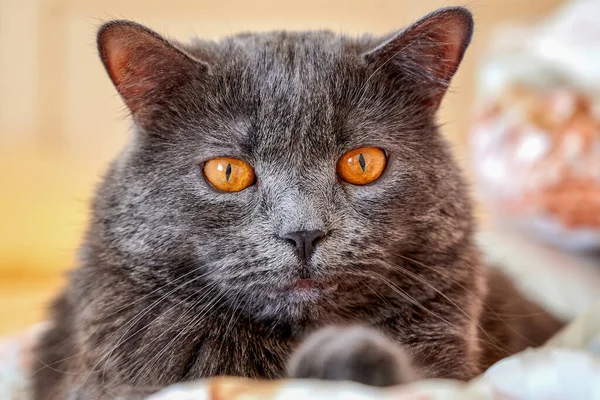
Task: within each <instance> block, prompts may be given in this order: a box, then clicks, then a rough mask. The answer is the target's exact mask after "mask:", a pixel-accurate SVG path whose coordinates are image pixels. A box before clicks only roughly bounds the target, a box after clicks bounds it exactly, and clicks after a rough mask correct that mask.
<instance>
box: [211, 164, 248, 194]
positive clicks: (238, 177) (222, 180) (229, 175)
mask: <svg viewBox="0 0 600 400" xmlns="http://www.w3.org/2000/svg"><path fill="white" fill-rule="evenodd" d="M203 172H204V176H205V177H206V180H207V181H208V182H210V184H211V185H213V186H214V187H215V188H217V189H219V190H222V191H224V192H239V191H241V190H244V189H246V188H247V187H249V186H251V185H252V184H253V183H254V169H253V168H252V167H251V166H250V164H248V163H247V162H245V161H242V160H238V159H237V158H229V157H219V158H213V159H212V160H208V161H207V162H206V163H205V164H204V170H203Z"/></svg>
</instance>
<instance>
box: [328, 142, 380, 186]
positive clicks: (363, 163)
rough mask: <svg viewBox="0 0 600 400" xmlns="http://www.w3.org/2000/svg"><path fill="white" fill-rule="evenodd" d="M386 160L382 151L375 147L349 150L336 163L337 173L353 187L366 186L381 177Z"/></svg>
mask: <svg viewBox="0 0 600 400" xmlns="http://www.w3.org/2000/svg"><path fill="white" fill-rule="evenodd" d="M386 163H387V159H386V157H385V153H384V151H383V150H381V149H379V148H377V147H361V148H360V149H354V150H350V151H349V152H347V153H346V154H344V155H343V156H341V157H340V159H339V160H338V162H337V173H338V175H339V176H340V178H342V179H343V180H345V181H346V182H349V183H351V184H353V185H366V184H367V183H371V182H373V181H375V180H377V178H379V177H380V176H381V174H382V173H383V170H384V169H385V165H386Z"/></svg>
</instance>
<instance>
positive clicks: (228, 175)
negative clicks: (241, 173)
mask: <svg viewBox="0 0 600 400" xmlns="http://www.w3.org/2000/svg"><path fill="white" fill-rule="evenodd" d="M229 178H231V164H227V169H225V179H227V182H229Z"/></svg>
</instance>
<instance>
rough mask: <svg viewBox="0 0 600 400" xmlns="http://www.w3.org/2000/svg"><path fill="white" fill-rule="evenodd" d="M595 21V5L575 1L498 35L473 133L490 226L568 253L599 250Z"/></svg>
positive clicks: (599, 38) (599, 36)
mask: <svg viewBox="0 0 600 400" xmlns="http://www.w3.org/2000/svg"><path fill="white" fill-rule="evenodd" d="M590 13H591V14H590ZM599 14H600V1H597V0H587V1H578V2H573V3H569V4H567V6H565V7H564V8H563V9H561V10H560V11H559V12H558V13H557V14H556V15H555V16H554V17H553V18H552V19H550V20H549V21H547V22H546V23H544V24H540V25H537V26H535V27H532V28H530V29H527V28H519V29H516V28H512V29H507V30H505V31H500V32H499V36H502V39H499V40H497V41H496V42H495V44H493V46H492V48H491V50H490V55H489V56H488V58H487V61H486V62H485V63H484V65H483V66H482V70H481V74H480V82H479V87H480V97H481V101H480V103H479V107H478V108H477V109H476V117H475V121H474V123H473V126H472V132H471V134H472V136H471V151H472V153H471V154H472V162H473V165H474V170H475V179H476V183H477V186H478V188H479V192H480V195H481V199H482V201H483V202H484V203H485V204H486V205H487V206H488V208H489V209H490V211H491V212H492V215H493V217H494V219H495V220H496V221H497V222H500V223H503V224H509V225H512V226H516V227H518V228H520V229H522V230H523V231H525V232H528V233H530V234H533V235H534V236H536V237H538V238H539V239H542V240H543V241H546V242H549V243H552V244H553V245H555V246H558V247H560V248H563V249H568V250H597V249H600V72H599V71H600V25H599V24H590V23H589V15H599ZM578 21H579V22H578ZM573 27H578V29H571V28H573ZM505 33H506V34H505ZM517 35H519V36H520V37H522V38H525V39H524V40H513V41H510V40H509V38H512V39H515V38H516V36H517ZM515 43H518V45H517V44H515ZM551 49H552V51H550V50H551ZM557 52H558V54H557ZM560 52H562V53H563V55H562V56H561V54H560ZM556 57H561V62H560V63H558V62H556ZM582 77H585V79H586V80H582Z"/></svg>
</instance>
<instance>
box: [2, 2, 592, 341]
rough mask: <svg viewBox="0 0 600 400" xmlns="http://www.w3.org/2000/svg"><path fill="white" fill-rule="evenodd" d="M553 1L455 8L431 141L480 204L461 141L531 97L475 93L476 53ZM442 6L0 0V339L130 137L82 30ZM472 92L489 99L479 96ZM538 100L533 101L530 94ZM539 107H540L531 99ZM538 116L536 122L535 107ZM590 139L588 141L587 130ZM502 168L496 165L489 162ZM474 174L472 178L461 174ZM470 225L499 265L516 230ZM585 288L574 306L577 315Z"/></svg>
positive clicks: (64, 260) (206, 26)
mask: <svg viewBox="0 0 600 400" xmlns="http://www.w3.org/2000/svg"><path fill="white" fill-rule="evenodd" d="M562 3H563V2H561V1H559V0H527V1H523V0H478V1H470V2H469V3H468V4H466V5H467V6H469V7H470V8H471V10H472V11H473V12H474V14H475V18H476V33H475V38H474V41H473V43H472V46H471V48H470V50H469V51H468V52H467V56H466V58H465V61H464V64H463V65H462V67H461V68H460V69H459V72H458V74H457V76H456V77H455V79H454V81H453V89H452V90H451V92H450V93H449V94H448V96H447V97H446V99H445V102H444V104H443V107H442V110H441V114H440V120H441V121H442V122H443V123H444V124H445V125H444V127H443V131H444V134H446V135H447V136H448V138H449V139H450V140H451V141H452V143H453V144H454V146H455V148H456V151H457V155H458V157H459V159H460V160H461V162H462V163H463V164H464V166H465V167H466V168H467V170H468V171H469V175H470V176H471V177H474V178H475V181H478V179H479V181H480V182H483V187H482V188H481V189H482V190H480V191H481V192H485V193H487V194H491V195H490V196H488V197H490V198H493V199H498V198H499V196H496V193H497V191H498V190H501V189H498V188H499V187H500V186H493V187H491V188H490V187H485V181H486V179H487V178H489V176H488V175H485V172H486V171H488V172H489V171H492V172H494V171H496V172H497V168H498V165H496V170H494V169H493V168H494V166H493V165H492V166H490V165H487V164H485V162H486V160H488V159H484V160H482V159H481V158H477V157H473V154H472V153H473V152H472V149H473V144H472V135H475V136H476V137H484V138H485V137H487V135H488V132H490V131H494V132H496V131H497V127H495V126H492V125H494V121H495V120H494V119H493V118H495V117H494V115H496V116H497V115H500V114H501V113H502V112H504V110H505V109H503V108H501V107H500V106H502V107H504V106H506V104H509V106H506V107H510V105H511V104H517V103H518V102H519V101H521V103H523V101H525V102H527V101H529V103H527V104H526V105H525V106H523V107H529V106H530V105H531V102H534V103H535V102H536V101H538V100H536V98H535V96H533V100H531V99H529V97H532V95H531V93H530V92H527V90H525V94H523V92H516V91H515V90H516V89H514V85H511V86H510V87H511V91H508V92H507V91H501V92H502V93H500V92H498V91H496V92H493V91H487V92H486V90H483V91H482V90H481V88H482V86H484V87H488V86H489V87H492V86H493V85H495V84H496V85H497V84H498V80H499V79H500V81H501V80H502V79H504V78H502V77H500V78H499V77H498V71H495V70H494V68H498V67H497V66H498V65H500V67H501V69H502V68H503V67H502V66H503V65H504V64H503V62H505V61H506V58H503V59H501V60H499V61H498V63H496V64H493V63H492V64H489V62H490V61H489V60H493V58H494V57H491V56H490V49H493V48H494V46H496V47H497V48H498V49H500V50H498V52H497V53H496V55H504V54H507V53H510V54H512V53H514V52H515V51H516V50H515V49H513V47H515V45H520V44H523V42H524V41H525V39H526V38H527V36H528V35H527V34H525V36H523V32H524V31H518V30H517V31H515V30H514V29H513V30H511V31H510V32H511V35H512V36H511V35H508V36H507V37H508V38H509V40H508V42H510V43H509V44H508V45H506V43H504V44H502V43H500V44H497V43H496V44H495V45H494V44H493V43H495V42H498V41H500V42H503V41H502V38H503V37H504V35H503V34H499V33H498V32H497V28H498V27H499V26H502V25H505V23H507V22H510V23H511V24H512V23H521V24H524V25H525V26H537V24H538V23H541V21H546V17H547V16H548V15H555V13H556V10H557V7H559V6H561V5H562ZM447 5H452V3H449V2H448V1H447V0H445V1H442V0H421V1H418V2H417V1H411V0H388V1H383V0H380V1H373V0H369V1H367V0H328V1H321V0H303V1H293V2H291V1H274V0H254V1H251V0H244V1H242V0H239V1H231V0H222V1H204V0H194V1H191V0H171V1H159V0H145V1H141V0H0V336H1V335H5V334H11V333H14V332H16V331H18V330H20V329H23V328H24V327H26V326H27V325H29V324H32V323H35V322H37V321H40V320H41V319H42V318H43V315H44V312H45V307H46V305H47V303H48V301H49V300H50V299H51V298H52V297H53V295H54V294H55V293H56V292H57V290H58V289H59V288H60V287H61V286H62V285H63V284H64V278H65V272H66V271H67V270H69V269H70V268H71V267H73V262H74V255H75V250H76V248H77V246H78V244H79V241H80V237H81V235H82V232H83V230H84V229H85V226H86V220H87V218H88V213H87V210H88V207H87V203H88V201H89V199H90V196H91V194H92V191H93V188H94V185H95V184H96V183H97V182H98V181H99V179H100V177H101V174H102V172H103V170H104V168H105V167H106V165H107V163H108V161H109V160H111V159H112V158H113V157H114V156H115V155H116V154H117V152H118V151H119V149H120V148H121V146H122V145H123V144H124V142H125V141H126V138H127V136H128V135H129V134H130V122H129V120H128V118H127V114H126V112H125V109H124V106H123V105H122V102H121V100H120V98H119V97H118V96H117V95H116V92H115V90H114V88H113V86H112V84H111V83H110V81H109V79H108V78H107V76H106V74H105V72H104V70H103V68H102V65H101V63H100V61H99V60H98V57H97V53H96V48H95V32H96V29H97V27H98V26H99V25H100V24H101V23H102V22H103V21H106V20H109V19H112V18H128V19H133V20H136V21H138V22H141V23H144V24H147V25H148V26H150V27H152V28H154V29H156V30H157V31H159V32H160V33H163V34H166V35H168V36H170V37H173V38H177V39H180V40H185V39H187V38H188V37H191V36H194V35H197V36H200V37H203V38H218V37H221V36H224V35H228V34H230V33H234V32H237V31H244V30H256V31H264V30H272V29H288V30H298V29H321V28H329V29H332V30H334V31H339V32H344V33H348V34H360V33H363V32H373V33H384V32H388V31H392V30H397V29H399V28H401V27H403V26H405V25H407V24H408V23H410V22H412V21H414V20H415V19H417V18H419V17H420V16H422V15H424V14H425V13H427V12H429V11H432V10H434V9H436V8H438V7H442V6H447ZM596 15H598V14H596ZM519 32H520V33H519ZM504 39H505V40H504V42H507V40H506V37H504ZM596 40H598V38H596ZM517 47H518V46H517ZM507 49H508V50H507ZM492 53H493V51H492ZM492 55H493V54H492ZM509 59H510V60H509V61H510V62H509V64H510V65H511V66H513V67H514V65H513V64H515V62H516V64H515V65H517V67H518V66H522V65H532V64H531V62H528V61H523V60H521V61H519V60H517V61H514V60H513V59H512V58H510V57H509ZM486 60H488V61H486ZM486 62H488V67H486ZM511 63H512V64H511ZM486 68H487V69H486ZM511 68H512V67H511ZM508 69H509V70H510V68H508ZM513 69H514V68H513ZM517 69H518V68H517ZM482 71H484V72H485V73H482ZM486 71H487V72H486ZM536 71H537V70H536ZM536 71H533V74H532V75H533V76H536V75H537V72H536ZM530 72H531V71H530ZM486 74H487V75H486ZM494 74H495V75H494ZM500 75H502V74H501V73H500ZM501 78H502V79H501ZM500 84H504V85H505V86H506V84H505V83H502V82H500ZM486 85H487V86H486ZM583 86H585V85H583ZM488 92H489V93H488ZM492 92H493V93H492ZM505 92H506V93H509V94H511V95H513V98H512V100H505V97H506V96H505V95H506V93H505ZM533 92H534V93H539V90H538V89H535V90H534V91H533ZM490 93H491V94H490ZM515 93H516V94H515ZM544 93H545V92H544ZM486 94H490V95H488V96H487V99H488V100H486ZM490 96H492V97H490ZM503 96H504V97H503ZM515 96H516V97H515ZM519 96H520V97H519ZM527 96H529V97H527ZM541 96H542V98H544V99H545V98H546V97H545V95H544V94H542V95H541ZM490 98H493V99H494V101H495V102H494V101H491V100H489V99H490ZM515 98H516V99H517V100H515ZM498 99H502V100H498ZM523 99H525V100H523ZM527 99H529V100H527ZM506 101H509V103H506ZM541 101H545V100H539V101H538V103H539V102H541ZM521 103H518V104H521ZM538 103H535V104H538ZM499 107H500V108H499ZM540 107H542V106H540ZM538 112H539V113H541V114H542V115H545V114H544V108H543V107H542V111H539V110H538ZM494 113H495V114H494ZM490 118H491V119H490ZM474 121H475V122H474ZM548 129H550V128H548ZM590 129H592V130H593V129H595V128H590ZM594 132H595V133H592V135H597V131H594ZM477 143H478V146H480V147H478V149H482V150H481V151H480V152H479V151H478V154H479V155H481V154H487V153H485V151H491V152H493V151H494V149H497V148H499V147H498V146H500V147H502V143H504V142H493V143H492V144H491V146H492V147H491V150H490V149H489V146H490V142H489V141H487V142H486V141H485V140H483V141H481V140H480V141H478V142H477ZM494 143H495V144H494ZM498 143H499V144H498ZM590 143H592V142H590ZM588 145H589V146H593V144H588ZM588 145H586V146H588ZM481 146H483V147H481ZM486 146H488V147H486ZM532 146H533V147H531V146H530V149H529V150H526V153H527V151H529V153H527V154H530V153H531V152H533V153H535V152H536V151H537V152H538V153H539V145H538V147H536V145H535V143H534V144H533V145H532ZM532 148H533V150H532ZM486 149H487V150H486ZM536 149H537V150H536ZM478 154H475V155H476V156H477V155H478ZM503 154H504V153H503ZM536 154H537V153H536ZM490 157H493V154H491V155H490ZM490 159H491V158H490ZM505 161H506V160H504V159H500V160H496V163H501V162H505ZM506 162H510V161H506ZM488 164H489V163H488ZM486 168H487V169H486ZM592 168H594V167H592ZM598 168H599V171H600V166H599V167H598ZM478 170H479V171H480V172H483V175H482V174H479V175H477V174H475V173H474V172H477V171H478ZM521 172H522V171H517V172H516V175H519V174H520V173H521ZM599 179H600V178H599ZM499 184H500V183H499ZM591 196H595V194H592V195H591ZM598 196H599V197H598V198H600V194H598ZM594 199H595V197H594V198H592V201H595V200H594ZM567 201H571V200H567ZM573 202H575V203H578V202H579V203H581V200H573ZM483 204H484V206H482V207H481V208H480V212H479V215H480V216H481V217H482V218H481V219H482V224H483V225H482V226H484V227H488V226H494V224H493V223H490V222H489V220H490V219H489V218H483V216H487V215H488V214H490V213H491V214H493V213H494V210H495V208H494V207H495V205H494V203H493V202H487V203H486V202H485V200H484V202H483ZM490 210H491V211H490ZM513 211H514V210H513ZM500 214H501V213H500ZM483 231H484V232H483V233H482V235H481V237H482V239H481V240H482V243H483V246H484V247H485V248H486V249H488V250H489V251H488V253H489V254H490V257H496V258H497V259H500V261H504V262H506V263H507V264H511V262H510V259H511V257H513V258H514V254H515V251H513V250H512V249H514V247H511V246H520V245H521V244H520V242H521V239H518V238H520V237H521V236H518V235H521V234H523V235H528V233H524V232H525V231H523V230H519V231H518V233H515V234H514V235H513V234H505V233H504V234H501V235H500V234H497V232H500V231H501V230H500V229H490V230H488V231H486V230H485V229H483ZM486 232H487V233H486ZM502 232H504V231H502ZM486 235H487V236H486ZM534 242H535V241H532V242H531V243H532V244H531V245H530V248H527V249H524V248H523V247H518V248H519V249H520V250H518V251H517V252H516V253H519V252H521V253H522V254H523V256H522V257H521V256H520V257H519V260H517V261H515V262H513V263H512V264H511V265H513V270H515V271H522V270H523V269H528V268H527V267H522V265H523V264H524V263H531V264H533V263H535V264H536V265H538V264H540V263H542V264H544V263H546V261H540V259H539V258H537V259H535V261H531V259H528V258H527V257H528V256H527V255H526V254H529V255H530V256H531V257H534V256H533V255H532V254H537V253H536V251H537V250H532V249H534V248H535V249H538V248H539V247H538V245H537V244H535V243H534ZM559 247H560V246H559ZM592 247H593V246H592ZM567 250H568V252H565V251H563V250H560V251H559V252H558V253H556V254H561V255H562V256H557V255H556V254H555V253H552V256H549V257H547V259H552V260H557V257H558V259H559V260H564V261H561V267H564V266H565V265H571V264H573V265H574V264H575V263H579V264H585V265H592V267H590V268H589V269H590V270H593V269H594V267H595V266H597V265H598V262H597V258H595V257H594V256H588V255H583V256H579V255H571V253H569V252H570V251H571V250H572V249H567ZM544 251H545V250H544ZM551 251H553V250H551ZM544 254H547V253H544ZM536 257H537V256H536ZM560 257H566V258H563V259H561V258H560ZM527 260H529V261H527ZM544 260H546V259H544ZM574 260H576V261H574ZM582 260H583V261H582ZM519 263H520V264H519ZM528 265H529V264H528ZM586 268H587V267H586ZM540 273H545V272H543V271H542V272H540ZM590 276H592V275H585V278H583V279H582V280H583V281H587V282H588V283H589V284H593V283H594V282H596V283H597V282H599V281H594V280H593V279H595V278H590ZM590 279H591V280H590ZM598 287H600V284H599V285H598ZM591 290H592V291H593V289H591ZM595 293H596V292H593V293H592V294H590V295H589V296H588V297H585V298H584V299H583V300H581V302H580V303H576V306H577V307H579V306H581V307H583V305H585V304H586V302H589V299H590V298H592V297H593V296H595ZM558 308H560V307H558Z"/></svg>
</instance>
